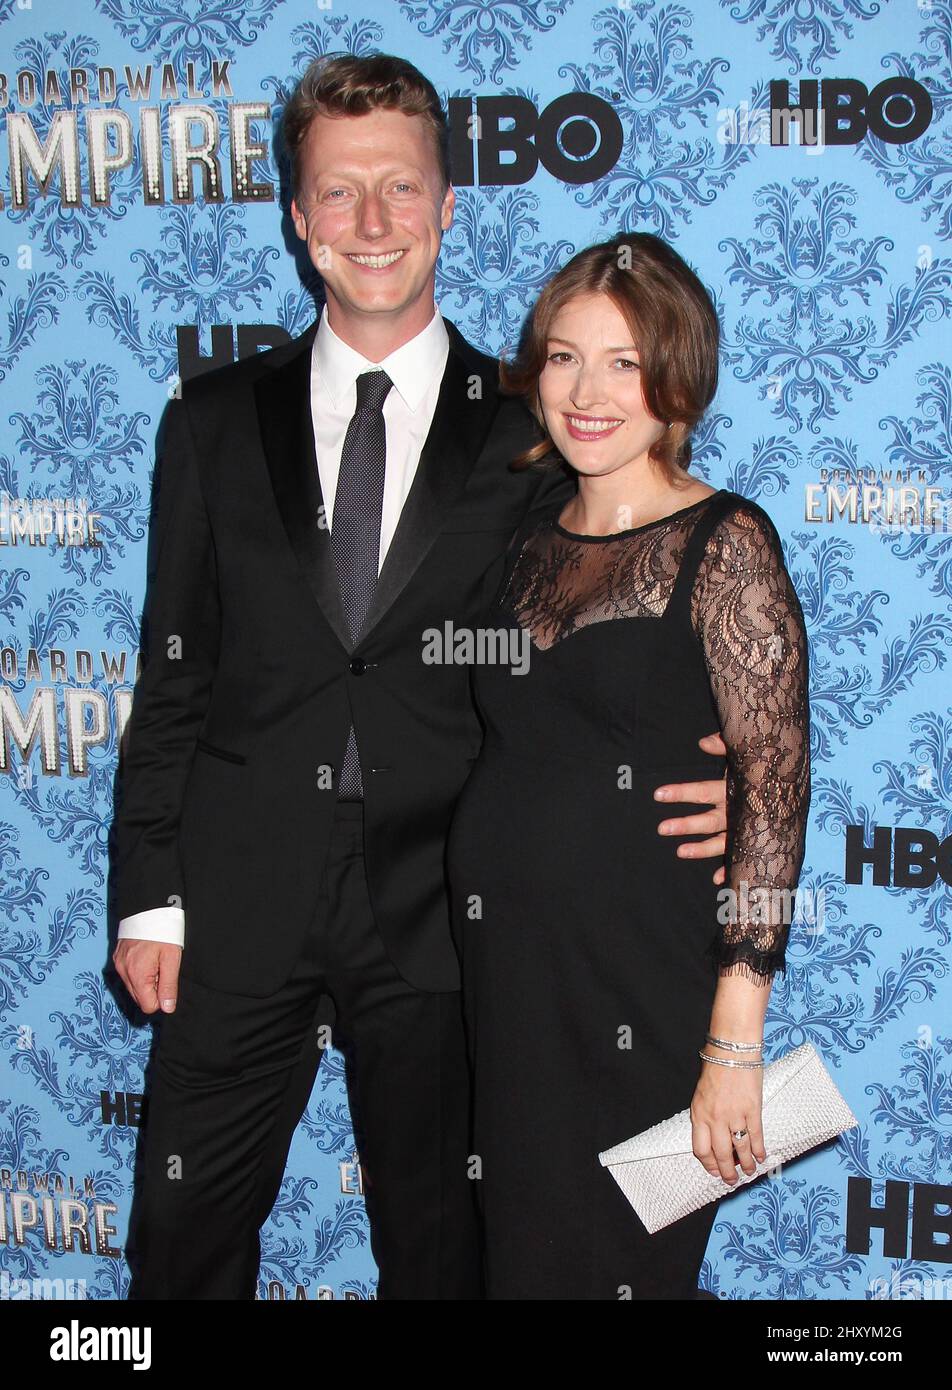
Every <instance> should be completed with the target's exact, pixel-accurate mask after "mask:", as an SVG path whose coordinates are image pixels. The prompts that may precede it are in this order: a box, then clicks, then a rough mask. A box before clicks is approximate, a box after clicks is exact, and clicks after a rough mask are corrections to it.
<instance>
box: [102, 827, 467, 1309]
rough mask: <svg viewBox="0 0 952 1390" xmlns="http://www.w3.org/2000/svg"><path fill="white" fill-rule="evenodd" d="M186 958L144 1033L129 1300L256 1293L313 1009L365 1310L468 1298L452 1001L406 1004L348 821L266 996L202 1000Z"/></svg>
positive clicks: (308, 1064)
mask: <svg viewBox="0 0 952 1390" xmlns="http://www.w3.org/2000/svg"><path fill="white" fill-rule="evenodd" d="M261 929H262V931H268V930H269V929H272V928H271V924H268V923H266V922H265V923H262V927H261ZM187 955H188V952H187V948H186V952H185V957H184V958H183V974H182V976H181V979H180V986H179V998H178V1004H177V1007H176V1010H175V1012H174V1013H172V1014H168V1015H165V1016H163V1017H162V1019H161V1023H160V1028H161V1035H160V1040H159V1045H158V1052H157V1054H156V1059H155V1065H154V1068H153V1071H154V1080H153V1084H152V1088H151V1092H150V1094H149V1098H148V1114H147V1119H146V1124H145V1128H144V1134H143V1146H144V1147H143V1152H142V1160H143V1164H142V1182H141V1184H140V1190H139V1192H138V1194H137V1199H136V1202H135V1204H134V1210H133V1213H132V1226H131V1240H130V1246H131V1249H130V1265H131V1266H132V1269H133V1278H132V1285H131V1289H130V1294H129V1296H130V1298H133V1299H204V1298H208V1299H213V1298H215V1299H253V1298H254V1297H255V1291H256V1285H257V1276H258V1265H259V1260H260V1244H259V1237H258V1232H259V1228H260V1227H261V1226H262V1224H263V1223H264V1222H265V1221H266V1220H267V1217H268V1214H269V1213H270V1211H271V1208H272V1207H273V1205H274V1202H275V1200H276V1198H277V1195H278V1192H279V1190H280V1186H281V1181H282V1177H283V1174H284V1169H285V1164H286V1162H287V1155H288V1149H289V1147H290V1144H291V1138H292V1136H293V1134H294V1130H295V1127H296V1125H297V1123H298V1121H299V1119H300V1118H301V1115H302V1114H303V1112H304V1110H305V1108H306V1106H307V1102H308V1099H309V1097H310V1094H311V1088H312V1086H313V1083H314V1078H315V1076H316V1074H317V1068H318V1065H319V1063H320V1047H319V1037H318V1024H319V1022H320V1019H319V1017H318V1005H319V1001H320V1000H321V999H322V996H324V995H327V996H330V998H331V1000H332V1001H333V1004H334V1007H335V1010H336V1021H335V1022H334V1025H333V1043H334V1046H335V1047H337V1048H339V1049H340V1050H341V1052H342V1053H343V1055H344V1058H345V1064H346V1073H347V1085H348V1096H349V1102H350V1110H351V1117H352V1121H353V1125H354V1134H355V1139H356V1143H357V1148H358V1152H359V1155H360V1162H361V1170H362V1174H363V1181H364V1195H365V1201H366V1208H367V1216H368V1219H369V1223H370V1240H371V1249H372V1252H373V1256H374V1259H375V1260H376V1263H377V1267H378V1271H379V1279H378V1288H377V1296H378V1298H397V1299H400V1298H404V1299H431V1298H432V1299H447V1298H451V1299H469V1298H481V1297H482V1277H481V1268H480V1254H479V1236H478V1224H477V1214H476V1200H475V1193H474V1187H475V1183H474V1182H473V1181H472V1180H471V1179H470V1178H469V1177H468V1175H467V1158H468V1155H469V1153H470V1142H469V1119H470V1085H469V1073H468V1067H467V1060H466V1044H465V1035H464V1031H463V1020H462V1009H461V1000H460V996H459V994H458V993H446V994H429V993H421V992H420V991H418V990H416V989H414V988H413V987H412V986H411V985H409V984H408V983H407V982H406V981H405V980H404V979H403V978H402V977H401V976H400V974H399V973H398V972H397V970H396V968H395V967H394V965H393V964H392V962H391V961H390V958H389V956H388V955H387V952H386V950H385V948H384V945H383V943H382V941H381V939H380V936H379V933H378V932H377V929H376V926H375V924H374V919H373V913H372V910H371V906H370V900H369V897H368V893H367V883H366V878H365V874H364V862H363V807H362V806H361V805H359V804H348V803H340V804H339V805H338V809H337V816H336V819H335V824H334V833H333V836H332V840H331V845H330V849H329V852H328V858H327V867H326V870H325V876H324V883H323V886H322V892H321V899H320V902H319V905H318V909H317V912H316V913H315V917H314V922H313V924H312V928H311V931H310V933H309V935H308V940H307V944H306V948H305V950H304V951H303V952H302V956H301V959H300V960H299V962H298V964H297V966H296V967H295V969H294V971H293V973H292V975H291V977H290V978H289V979H288V981H287V982H286V983H285V984H284V985H283V986H282V987H281V988H280V989H279V990H278V991H277V992H276V993H275V994H273V995H270V996H269V997H267V998H264V999H256V998H250V997H248V996H244V995H234V994H224V993H221V992H220V991H217V990H214V989H209V988H208V987H207V986H205V985H203V984H199V983H198V982H197V981H196V980H193V979H191V978H190V977H189V976H188V973H187Z"/></svg>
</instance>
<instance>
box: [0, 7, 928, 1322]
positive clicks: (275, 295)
mask: <svg viewBox="0 0 952 1390" xmlns="http://www.w3.org/2000/svg"><path fill="white" fill-rule="evenodd" d="M950 38H952V7H950V3H949V0H919V3H917V0H879V3H869V0H800V3H798V4H796V5H790V4H789V3H788V2H787V0H749V2H748V0H744V3H739V2H738V0H693V3H653V2H652V0H626V2H625V3H622V2H621V0H619V3H614V4H613V3H597V0H492V3H488V2H487V0H363V3H361V4H359V5H358V4H351V3H348V0H217V3H215V4H214V5H208V4H205V3H203V0H32V2H31V0H0V125H2V139H0V197H2V203H0V214H2V216H0V226H2V231H0V403H2V409H0V728H2V739H0V758H2V764H0V772H2V774H3V776H2V777H0V1298H4V1299H5V1298H70V1297H85V1298H88V1299H117V1298H122V1297H123V1296H124V1294H125V1291H126V1288H127V1284H128V1270H127V1266H126V1263H125V1259H124V1254H123V1246H124V1241H125V1237H126V1231H127V1225H128V1220H129V1211H130V1201H131V1196H132V1182H133V1168H134V1158H135V1150H136V1144H137V1138H138V1135H139V1131H140V1126H141V1125H142V1123H143V1121H144V1119H145V1116H146V1112H147V1104H148V1102H147V1094H146V1093H145V1088H144V1074H145V1070H146V1066H147V1062H148V1059H149V1054H150V1048H151V1043H152V1036H153V1027H152V1024H151V1023H150V1022H149V1021H147V1020H145V1019H144V1018H143V1017H142V1016H141V1015H138V1014H136V1013H135V1012H134V1011H133V1010H132V1009H131V1007H130V1005H129V1003H128V1000H127V999H126V997H125V996H124V992H123V990H122V988H121V986H120V985H119V984H118V982H117V981H116V979H115V977H114V976H113V975H112V973H111V971H110V969H109V958H110V950H111V948H110V940H111V935H110V933H111V931H114V928H115V921H114V913H113V911H112V906H111V904H110V901H109V899H110V874H109V862H110V826H111V821H112V816H113V805H114V794H115V781H116V772H117V764H118V757H119V750H120V742H121V739H122V735H123V729H124V727H125V724H126V721H127V719H128V716H129V710H130V705H131V698H132V692H133V686H134V684H135V679H136V662H137V649H138V643H139V623H140V616H141V608H142V600H143V592H144V581H145V562H146V541H147V533H148V517H149V501H150V483H151V474H152V467H153V448H154V441H155V435H156V430H157V427H158V423H159V419H160V417H161V414H162V411H163V407H164V406H165V403H166V401H167V399H168V398H169V397H170V396H171V395H174V393H175V392H176V390H177V389H178V386H179V384H180V382H181V381H182V380H183V379H187V378H188V377H190V376H191V375H193V374H195V373H198V372H201V371H203V370H207V369H208V368H209V367H212V366H217V365H219V364H221V363H226V362H229V361H231V360H233V359H236V358H238V357H241V356H244V355H246V354H249V353H253V352H256V351H259V350H261V349H262V348H267V347H269V346H272V345H274V344H277V343H280V342H284V341H286V340H287V339H288V338H289V337H293V336H295V335H297V334H299V333H300V332H301V331H302V330H303V329H304V328H306V327H307V325H308V324H309V323H310V322H311V321H312V319H313V317H314V315H315V312H316V311H315V295H314V287H313V285H310V286H309V285H308V283H307V280H306V278H305V277H304V276H303V275H302V268H301V263H300V259H299V257H298V256H297V243H296V239H295V237H294V235H293V231H292V229H291V228H290V224H289V220H288V217H287V213H286V206H285V204H286V195H285V194H284V193H283V192H282V189H281V187H280V178H279V168H278V163H277V161H276V159H275V155H274V148H273V129H274V122H275V121H276V120H277V119H278V118H279V117H280V114H281V111H282V109H283V105H284V103H285V101H286V99H287V95H288V92H289V90H290V88H291V86H292V85H293V83H294V81H295V80H296V79H297V77H298V76H300V74H301V73H302V72H303V70H304V68H305V67H306V66H307V64H308V63H309V62H310V60H311V59H313V58H314V57H316V56H318V55H321V54H325V53H331V52H342V51H351V52H356V53H369V52H372V51H374V50H380V51H384V52H392V53H396V54H400V55H403V56H405V57H408V58H410V59H411V60H412V61H413V62H414V63H416V64H417V66H419V67H420V68H422V70H423V71H424V72H425V73H426V74H427V75H428V76H429V77H430V78H431V79H432V80H433V82H434V83H435V85H436V87H437V88H438V90H439V91H440V93H441V96H442V97H443V99H444V101H445V102H446V104H447V107H448V111H449V115H450V118H451V123H452V129H453V173H454V179H453V181H454V184H455V186H456V191H457V205H456V216H455V220H454V224H453V227H452V228H451V230H450V231H449V232H448V233H447V234H446V237H445V240H444V243H443V250H442V255H441V262H440V271H439V278H438V283H437V299H438V302H439V304H440V307H441V309H442V312H443V313H444V315H445V316H446V317H447V318H449V319H451V320H452V321H453V322H454V323H455V324H456V325H457V326H458V327H459V328H460V329H461V330H462V332H463V333H464V334H465V335H466V336H467V337H468V338H469V339H470V340H471V341H472V342H473V343H475V344H476V345H478V346H479V347H481V348H483V349H484V350H487V351H490V352H494V353H498V352H501V351H503V350H508V349H511V348H512V347H513V345H514V344H515V342H516V340H517V337H518V334H519V330H520V326H521V324H522V322H523V319H524V317H525V315H526V313H527V311H528V310H529V308H530V306H531V305H532V303H533V301H534V299H535V298H536V296H537V295H538V293H539V291H540V289H541V288H542V286H543V285H544V284H545V282H546V280H547V279H548V277H549V276H550V275H551V274H552V273H553V272H554V271H555V270H556V269H557V268H558V267H560V266H561V265H563V264H564V263H565V261H566V260H567V259H568V258H569V257H570V256H571V255H572V254H573V253H574V252H575V251H576V250H577V249H579V248H581V247H583V246H585V245H587V244H589V243H591V242H594V241H601V240H605V239H606V238H608V237H611V236H614V235H616V234H617V233H619V232H621V231H625V230H634V231H651V232H655V233H657V234H659V235H660V236H662V237H664V238H666V239H667V240H669V241H671V242H672V243H673V244H674V245H675V246H676V248H677V249H678V250H679V251H680V253H681V254H682V255H683V256H684V257H685V258H686V259H687V260H688V261H689V263H690V264H691V265H692V266H693V267H694V268H695V269H696V271H697V272H698V274H699V275H700V276H701V278H702V279H703V280H704V282H705V284H707V285H708V286H709V287H710V289H711V291H712V293H713V294H714V296H715V298H716V302H717V305H718V310H719V313H720V316H721V322H722V327H723V350H722V362H721V384H720V389H719V392H718V396H717V399H716V401H715V403H714V405H713V406H712V408H711V410H710V412H709V415H708V418H707V419H706V421H705V422H704V424H703V427H702V428H701V429H700V430H699V432H698V435H697V437H696V447H695V463H694V465H693V466H694V470H695V472H696V473H697V474H698V475H699V476H701V477H703V478H704V479H705V480H706V481H707V482H709V483H711V484H712V485H714V486H725V487H729V488H733V489H736V490H737V491H738V492H741V493H743V494H745V495H746V496H748V497H751V498H754V499H755V500H757V501H758V502H759V503H760V504H761V505H762V506H763V507H765V508H766V510H767V511H768V513H769V514H770V515H771V517H772V518H773V519H774V521H775V522H776V524H777V527H778V529H779V531H780V533H781V536H782V537H783V541H784V546H785V550H786V556H787V563H788V567H789V569H790V572H791V574H792V576H793V579H794V582H795V584H796V588H797V591H798V593H799V596H800V599H801V602H802V605H803V609H804V612H805V615H806V620H807V624H808V628H809V636H810V658H811V672H812V689H811V696H812V717H813V732H812V754H813V802H812V808H811V818H810V828H809V834H808V837H807V848H806V860H805V863H804V869H803V875H802V879H801V893H800V899H799V908H798V915H797V919H796V921H795V924H794V927H793V930H792V933H791V939H790V947H789V953H788V969H787V973H786V976H785V977H780V976H778V977H777V980H776V983H775V986H774V990H773V995H772V998H771V1004H770V1012H769V1016H768V1020H767V1029H766V1038H767V1043H768V1049H769V1055H770V1056H776V1055H779V1054H780V1053H782V1052H786V1051H788V1050H789V1049H791V1048H794V1047H797V1046H798V1045H800V1044H801V1043H803V1042H806V1041H809V1042H812V1043H813V1044H814V1045H815V1046H816V1047H817V1049H818V1050H819V1051H820V1053H821V1054H822V1056H823V1058H824V1059H825V1061H826V1063H827V1065H828V1067H829V1068H830V1070H831V1072H832V1074H833V1076H834V1079H835V1081H836V1083H837V1085H838V1086H839V1088H840V1089H841V1091H842V1092H843V1094H844V1096H845V1097H846V1099H847V1100H848V1102H849V1104H850V1106H851V1107H852V1109H853V1111H854V1113H855V1114H856V1116H857V1118H858V1119H859V1126H858V1127H857V1128H856V1129H854V1130H852V1131H850V1132H849V1133H848V1134H846V1135H845V1136H843V1137H841V1139H840V1140H839V1141H838V1142H836V1143H834V1144H832V1145H828V1146H826V1147H825V1148H824V1149H823V1150H822V1151H819V1152H816V1153H814V1154H812V1155H810V1156H808V1157H806V1158H804V1159H802V1160H801V1161H799V1162H797V1163H795V1164H792V1165H790V1166H789V1167H788V1168H786V1169H785V1170H783V1172H782V1173H781V1174H780V1176H779V1177H774V1178H766V1179H763V1180H762V1181H760V1182H759V1183H757V1184H755V1185H753V1186H752V1187H751V1188H749V1189H743V1190H741V1191H740V1192H738V1193H737V1194H736V1195H734V1196H731V1197H728V1198H727V1199H725V1200H724V1201H723V1203H722V1205H721V1207H720V1213H719V1217H718V1220H717V1223H716V1225H715V1227H714V1231H713V1234H712V1237H711V1240H710V1244H709V1247H708V1251H707V1258H706V1261H705V1264H704V1268H703V1272H702V1280H701V1282H702V1286H703V1288H704V1289H705V1290H707V1291H708V1293H709V1294H711V1295H713V1296H715V1297H717V1298H723V1299H744V1300H750V1299H784V1300H820V1301H822V1300H827V1299H841V1298H846V1299H855V1300H867V1299H933V1298H949V1297H950V1296H952V1243H950V1236H952V1216H950V1202H952V1131H950V1116H952V1103H950V1096H952V977H950V970H949V963H950V932H952V907H950V893H949V888H950V884H952V701H950V689H952V686H950V681H949V671H950V661H952V622H950V604H949V600H950V594H952V474H950V466H949V454H950V446H952V374H950V365H949V352H948V344H949V314H950V309H952V275H950V269H952V246H950V240H952V141H950V135H952V114H950V104H952V71H950ZM474 131H475V132H478V135H479V138H478V139H473V138H472V135H473V132H474ZM512 1162H513V1167H512V1181H513V1182H514V1183H520V1182H526V1183H529V1182H531V1181H532V1178H533V1174H532V1173H530V1172H522V1171H521V1170H520V1165H519V1155H518V1154H513V1160H512ZM360 1189H361V1179H360V1166H359V1161H358V1155H357V1154H356V1153H355V1150H354V1143H353V1137H352V1134H351V1126H350V1118H349V1114H348V1109H347V1101H346V1091H345V1086H344V1076H343V1069H342V1064H341V1059H340V1057H339V1055H338V1054H336V1053H333V1052H332V1053H330V1054H329V1055H328V1056H327V1057H326V1058H325V1060H324V1063H323V1064H322V1066H321V1069H320V1072H319V1075H318V1079H317V1081H316V1083H315V1086H314V1090H313V1094H312V1096H311V1100H310V1104H309V1107H308V1110H307V1113H306V1115H305V1117H304V1119H303V1120H302V1122H301V1124H300V1126H299V1128H298V1131H297V1133H296V1135H295V1139H294V1144H293V1148H292V1151H291V1155H290V1161H289V1165H288V1169H287V1173H286V1176H285V1180H284V1184H283V1188H282V1191H281V1196H280V1200H279V1202H278V1204H277V1206H276V1207H275V1209H274V1212H273V1214H272V1216H271V1218H270V1220H269V1221H268V1223H267V1224H266V1226H265V1227H264V1229H263V1231H262V1265H261V1274H260V1280H259V1287H258V1295H259V1297H260V1298H261V1299H272V1300H278V1299H320V1298H323V1299H329V1300H330V1299H367V1298H373V1297H374V1292H375V1268H374V1263H373V1259H372V1256H371V1253H370V1248H369V1242H368V1228H367V1223H366V1220H365V1216H364V1209H363V1200H362V1196H361V1190H360ZM194 1238H195V1240H199V1241H200V1240H201V1239H202V1232H201V1231H200V1230H196V1231H195V1233H194Z"/></svg>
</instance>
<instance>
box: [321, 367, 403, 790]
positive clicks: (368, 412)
mask: <svg viewBox="0 0 952 1390" xmlns="http://www.w3.org/2000/svg"><path fill="white" fill-rule="evenodd" d="M392 385H393V382H392V381H391V380H390V378H389V377H388V376H387V373H386V372H385V371H382V370H380V369H379V368H378V369H377V370H375V371H372V372H361V373H360V375H359V376H358V377H357V409H356V410H355V411H354V413H353V415H352V416H351V420H350V424H349V425H348V426H347V433H346V435H345V436H344V445H343V448H342V449H341V456H340V472H339V473H338V476H337V491H336V492H335V494H334V512H333V521H332V523H331V548H332V550H333V552H334V565H335V568H336V570H337V581H338V584H339V585H340V595H341V602H342V603H343V607H344V615H345V617H346V619H347V626H348V628H349V629H350V639H351V641H352V642H353V643H354V644H356V642H357V639H358V637H359V636H360V633H361V629H362V628H363V625H364V622H365V621H366V618H367V614H368V613H369V612H370V605H371V604H372V603H373V597H374V591H375V590H376V587H377V570H378V567H379V564H380V520H381V516H382V514H383V484H384V478H385V476H386V471H387V430H386V423H385V421H384V418H383V403H384V401H385V400H386V399H387V393H388V392H389V390H390V388H391V386H392ZM363 794H364V788H363V780H362V777H361V772H360V759H359V757H358V754H357V741H356V739H355V737H354V729H353V725H351V728H350V732H349V733H348V735H347V748H346V751H345V753H344V762H343V766H342V767H341V774H340V784H339V787H338V795H339V797H340V798H341V800H343V801H356V800H359V799H360V798H361V797H362V796H363Z"/></svg>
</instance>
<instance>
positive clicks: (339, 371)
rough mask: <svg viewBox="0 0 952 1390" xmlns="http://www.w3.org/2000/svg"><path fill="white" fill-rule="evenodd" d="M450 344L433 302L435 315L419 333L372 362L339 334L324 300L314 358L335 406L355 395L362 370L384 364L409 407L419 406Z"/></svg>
mask: <svg viewBox="0 0 952 1390" xmlns="http://www.w3.org/2000/svg"><path fill="white" fill-rule="evenodd" d="M448 344H449V334H448V333H447V331H446V324H445V323H444V321H443V316H442V314H441V313H440V311H439V309H438V308H437V307H436V306H435V305H434V309H433V317H432V318H431V319H430V322H429V323H428V324H427V326H426V327H425V328H423V329H421V330H420V332H419V333H418V334H417V335H416V337H414V338H411V339H410V340H409V341H408V342H406V343H403V344H402V345H401V346H400V347H398V348H396V349H395V350H394V351H393V352H391V353H388V354H387V356H386V357H384V358H383V359H382V360H381V361H380V362H371V361H369V360H368V359H367V358H366V357H364V355H363V353H360V352H358V351H357V350H356V348H352V347H351V346H350V344H349V343H345V342H344V340H343V339H342V338H339V337H338V336H337V334H336V333H335V332H334V330H333V328H331V326H330V323H329V322H328V319H327V305H326V304H325V305H324V308H323V310H322V311H321V318H320V322H319V323H318V326H317V333H316V334H315V337H314V348H313V354H314V356H313V362H314V366H315V368H316V370H317V372H318V374H319V375H320V378H321V380H322V382H323V384H324V386H325V387H326V388H327V391H328V394H329V395H330V398H331V400H332V401H333V402H334V405H335V406H337V405H342V404H344V403H345V402H346V401H348V400H352V399H353V395H354V390H355V386H354V383H355V382H356V380H357V377H358V375H359V374H360V373H361V372H363V371H367V370H368V368H377V367H382V368H383V370H384V371H385V372H386V373H387V376H389V378H390V380H391V381H392V382H393V384H394V387H395V389H396V390H397V391H398V392H399V393H400V395H401V396H402V397H403V400H404V401H405V403H406V405H407V406H408V407H409V409H410V410H416V409H417V408H418V406H419V405H420V402H421V401H422V400H423V397H424V395H425V394H426V391H427V388H428V387H429V386H430V384H431V382H432V380H433V377H434V375H435V374H436V373H437V372H438V371H441V370H442V367H443V364H444V362H445V360H446V349H447V347H448Z"/></svg>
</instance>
